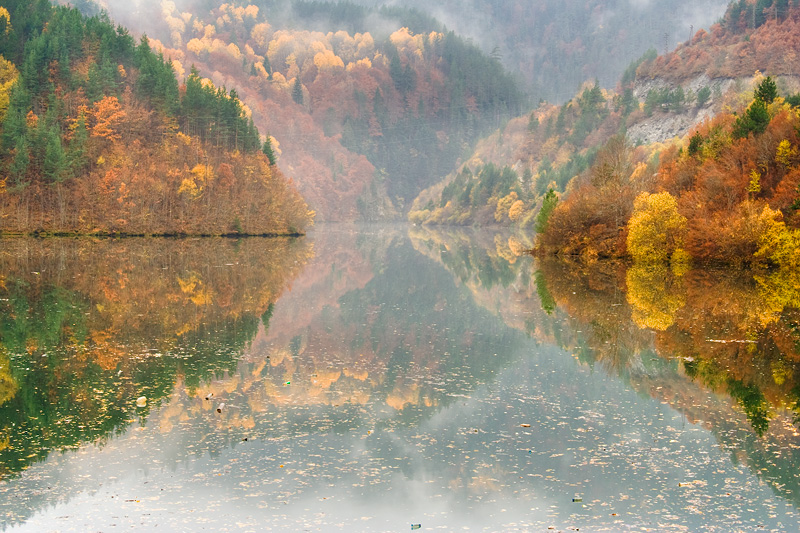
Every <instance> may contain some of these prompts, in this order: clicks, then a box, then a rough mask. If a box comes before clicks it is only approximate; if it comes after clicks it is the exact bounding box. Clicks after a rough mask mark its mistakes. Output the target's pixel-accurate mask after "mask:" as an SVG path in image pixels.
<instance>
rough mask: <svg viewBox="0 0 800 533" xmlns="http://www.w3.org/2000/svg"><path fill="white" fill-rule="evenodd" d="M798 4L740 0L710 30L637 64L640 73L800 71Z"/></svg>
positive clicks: (683, 76)
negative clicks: (797, 57) (799, 60)
mask: <svg viewBox="0 0 800 533" xmlns="http://www.w3.org/2000/svg"><path fill="white" fill-rule="evenodd" d="M798 36H800V8H798V2H797V1H796V0H737V1H734V2H731V3H730V5H729V7H728V10H727V12H726V13H725V15H724V17H723V18H722V20H721V21H720V22H719V23H717V24H714V25H712V26H711V27H710V28H709V30H708V31H706V30H699V31H698V32H697V33H696V34H695V35H694V36H692V39H691V40H690V41H687V42H685V43H681V44H680V45H679V46H678V47H677V48H676V49H675V50H673V51H672V52H670V53H667V54H665V55H662V56H658V57H651V58H648V60H647V61H644V62H643V63H642V64H641V65H640V66H639V68H638V70H637V77H638V78H639V79H645V80H646V79H650V78H661V79H664V80H667V81H670V82H673V83H680V82H683V81H685V80H688V79H691V78H694V77H696V76H699V75H702V74H705V75H707V76H708V77H709V78H711V79H714V78H740V77H742V76H748V75H751V74H752V73H753V72H755V71H757V70H760V71H762V72H768V73H769V74H771V75H773V76H797V75H798V74H799V73H800V71H799V70H798V67H797V65H796V61H794V59H793V58H794V57H795V55H796V54H797V53H798V52H799V51H800V40H798V39H799V37H798Z"/></svg>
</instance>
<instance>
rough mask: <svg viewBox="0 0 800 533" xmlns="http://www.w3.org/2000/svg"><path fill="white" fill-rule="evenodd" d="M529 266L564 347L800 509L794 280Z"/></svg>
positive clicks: (799, 341) (799, 349) (799, 366)
mask: <svg viewBox="0 0 800 533" xmlns="http://www.w3.org/2000/svg"><path fill="white" fill-rule="evenodd" d="M538 267H539V268H540V272H541V274H542V279H543V280H545V282H546V283H547V289H548V291H549V292H550V293H551V294H552V296H553V299H554V302H555V304H556V305H557V306H558V313H559V314H561V313H563V315H562V318H561V320H562V321H563V322H562V323H564V324H565V325H566V326H568V327H564V328H563V329H564V331H565V332H568V333H566V334H565V335H564V336H563V337H562V338H561V342H562V344H563V346H564V347H565V348H567V349H570V350H574V351H575V353H576V355H577V356H578V357H579V358H580V359H581V360H582V361H584V362H585V363H586V364H591V365H593V364H600V365H602V366H603V367H604V368H606V369H608V370H609V371H611V372H614V373H617V374H619V375H620V376H622V377H623V378H624V379H626V380H627V381H628V382H629V383H630V385H631V386H632V387H633V388H634V389H636V390H638V391H640V392H641V393H646V394H649V395H651V396H653V397H654V398H657V399H659V400H661V401H663V402H666V403H668V404H670V405H671V406H672V407H673V408H675V409H677V410H678V411H680V412H682V413H683V414H684V415H685V416H686V417H687V419H688V420H689V421H690V422H692V423H698V424H701V425H703V426H705V427H707V428H708V429H709V430H711V431H712V433H713V434H714V435H715V436H716V438H717V440H718V441H719V442H720V444H721V445H722V446H723V448H724V449H726V450H728V451H729V452H730V454H731V456H732V458H733V459H734V461H737V462H739V461H740V462H744V463H746V464H747V465H748V466H749V467H750V468H751V469H752V470H753V471H754V472H755V473H757V474H758V475H759V476H760V477H762V479H764V480H765V481H767V482H768V483H769V484H770V486H771V487H772V488H773V490H774V491H775V492H776V493H778V494H780V495H782V496H784V497H786V498H789V499H791V500H792V501H794V502H795V503H800V497H799V496H798V494H800V483H798V480H797V478H796V476H795V472H797V470H798V468H800V453H798V452H797V451H796V450H797V443H798V441H800V435H798V429H797V427H796V426H797V424H798V422H800V417H798V412H799V411H800V409H799V404H798V398H799V396H798V393H799V392H800V387H799V386H798V384H800V337H798V335H800V330H799V329H798V319H800V315H798V308H797V305H798V299H797V293H796V288H795V287H797V286H798V285H797V280H795V279H790V278H787V277H786V274H785V273H781V272H772V273H759V274H754V273H753V272H747V271H728V270H724V271H706V270H692V271H690V272H687V273H685V274H682V273H680V272H679V273H675V272H672V271H670V270H668V269H666V268H663V269H646V268H641V267H631V268H626V266H625V265H623V264H599V265H598V264H596V265H592V266H588V267H587V266H585V265H575V264H568V263H565V262H563V261H558V260H546V261H543V262H541V263H539V264H538ZM681 274H682V275H681Z"/></svg>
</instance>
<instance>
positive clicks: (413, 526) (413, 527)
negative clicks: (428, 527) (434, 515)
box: [411, 524, 422, 531]
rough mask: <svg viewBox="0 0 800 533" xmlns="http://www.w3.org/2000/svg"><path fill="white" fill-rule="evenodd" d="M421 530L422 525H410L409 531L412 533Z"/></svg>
mask: <svg viewBox="0 0 800 533" xmlns="http://www.w3.org/2000/svg"><path fill="white" fill-rule="evenodd" d="M421 528H422V524H411V531H414V530H415V529H421Z"/></svg>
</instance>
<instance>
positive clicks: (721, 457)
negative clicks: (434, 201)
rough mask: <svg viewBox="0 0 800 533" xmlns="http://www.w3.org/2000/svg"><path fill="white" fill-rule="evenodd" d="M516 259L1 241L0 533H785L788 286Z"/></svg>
mask: <svg viewBox="0 0 800 533" xmlns="http://www.w3.org/2000/svg"><path fill="white" fill-rule="evenodd" d="M529 244H530V243H529V242H528V241H526V239H525V237H524V236H516V235H512V234H506V233H495V232H489V231H483V230H481V231H477V230H475V231H473V230H433V229H430V230H429V229H424V228H417V227H407V226H341V227H340V226H335V225H330V226H320V227H317V228H316V229H314V230H313V232H312V233H310V234H309V236H307V237H305V238H300V239H261V238H248V239H242V240H231V239H123V240H112V239H105V240H85V239H84V240H82V239H46V240H45V239H40V240H36V239H6V240H3V241H0V523H2V526H3V530H4V531H88V530H94V531H114V530H118V529H123V528H126V529H130V528H136V529H140V530H164V531H172V530H179V531H180V530H216V531H303V530H305V531H409V530H412V529H416V526H417V525H418V526H419V529H420V530H421V531H427V530H437V529H438V530H442V531H454V530H465V531H466V530H468V531H547V530H548V529H549V528H552V529H553V530H559V531H577V530H580V531H643V530H653V531H687V530H688V531H698V530H703V531H720V532H728V531H756V530H757V531H761V530H766V531H796V530H798V529H800V516H799V515H798V509H799V508H800V432H798V427H800V310H799V309H798V308H799V307H800V280H798V278H797V276H794V275H793V274H792V273H781V272H757V273H752V272H741V271H737V272H728V271H709V270H700V269H696V270H689V271H685V272H683V271H673V270H670V269H668V268H666V267H665V268H662V269H653V268H651V269H646V268H629V267H628V266H627V265H624V264H620V263H596V264H593V265H581V264H569V263H565V262H563V261H557V260H535V259H533V258H531V257H529V256H526V255H523V254H521V251H522V250H524V249H525V248H526V247H527V246H529Z"/></svg>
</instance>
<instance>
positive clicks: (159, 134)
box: [0, 0, 313, 234]
mask: <svg viewBox="0 0 800 533" xmlns="http://www.w3.org/2000/svg"><path fill="white" fill-rule="evenodd" d="M0 26H2V27H0V55H2V58H0V71H1V72H0V77H2V86H0V122H2V139H1V142H0V166H2V168H3V179H2V180H0V214H2V219H0V220H1V221H0V231H3V232H14V233H29V232H33V231H44V232H70V233H75V232H77V233H133V234H165V233H169V234H172V233H194V234H197V233H202V234H223V233H250V234H255V233H257V234H265V233H287V232H292V233H293V232H299V231H302V230H303V229H304V228H305V227H306V226H307V225H308V223H309V222H310V221H311V218H312V216H313V215H312V214H311V213H310V212H309V211H308V208H307V206H306V204H305V202H304V201H303V200H302V198H301V197H300V196H299V194H298V193H297V192H296V191H295V189H294V187H293V186H292V184H291V183H290V182H289V181H288V180H286V179H285V178H284V177H283V176H282V175H281V174H280V172H279V171H278V170H277V168H276V167H275V166H274V165H272V164H271V163H270V161H269V158H268V156H267V155H265V154H264V153H262V144H261V140H260V138H259V134H258V131H257V130H256V128H255V126H254V125H253V121H252V120H251V118H250V117H249V114H248V112H247V110H246V109H245V108H244V107H243V105H242V103H241V102H240V101H239V99H238V97H237V95H236V92H235V91H234V90H231V91H230V92H228V91H226V90H225V89H224V88H217V87H215V86H213V85H212V84H209V83H205V82H203V81H201V80H200V78H199V77H197V76H189V78H188V79H187V81H186V84H185V85H184V86H182V87H180V88H179V85H178V82H177V80H176V78H175V73H174V71H173V68H172V66H171V65H170V63H169V62H168V61H166V60H165V59H164V57H163V56H162V55H160V54H157V53H155V52H154V51H153V50H152V49H151V47H150V45H149V43H148V41H147V39H141V40H140V41H139V42H138V43H137V41H136V40H135V39H134V38H133V37H132V36H131V35H130V34H129V33H128V31H127V30H125V29H124V28H123V27H121V26H114V25H113V24H112V23H111V22H110V21H109V20H108V18H107V17H106V16H104V15H98V16H94V17H91V18H85V17H84V16H83V15H81V13H79V12H78V11H77V10H75V9H69V8H66V7H52V6H51V4H50V3H49V2H48V1H46V0H39V1H37V2H33V3H30V2H16V1H6V2H4V7H3V8H2V9H0Z"/></svg>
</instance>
